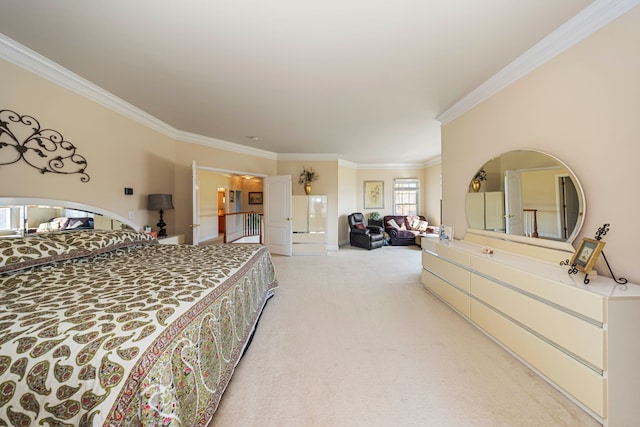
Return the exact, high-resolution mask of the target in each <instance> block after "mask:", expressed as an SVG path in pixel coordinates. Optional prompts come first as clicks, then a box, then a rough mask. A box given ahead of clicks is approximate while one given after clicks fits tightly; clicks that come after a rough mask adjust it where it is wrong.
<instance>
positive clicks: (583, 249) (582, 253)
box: [569, 237, 605, 274]
mask: <svg viewBox="0 0 640 427" xmlns="http://www.w3.org/2000/svg"><path fill="white" fill-rule="evenodd" d="M604 244H605V242H603V241H600V240H595V239H588V238H586V237H585V238H583V239H582V241H581V242H580V245H578V249H576V252H575V253H574V254H573V257H572V258H571V262H570V263H569V264H570V265H573V264H575V265H576V268H577V269H578V270H580V271H584V272H585V273H587V274H589V272H590V271H591V269H592V268H593V266H594V264H595V263H596V260H597V259H598V255H600V252H602V248H603V247H604Z"/></svg>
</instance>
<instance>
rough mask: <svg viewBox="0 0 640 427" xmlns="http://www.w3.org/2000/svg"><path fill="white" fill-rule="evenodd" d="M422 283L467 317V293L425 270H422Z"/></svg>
mask: <svg viewBox="0 0 640 427" xmlns="http://www.w3.org/2000/svg"><path fill="white" fill-rule="evenodd" d="M421 281H422V284H423V285H424V287H425V288H427V289H428V290H429V291H431V292H432V293H433V294H435V295H436V296H438V297H439V298H440V299H442V300H444V301H445V302H447V303H448V304H449V305H451V306H452V307H454V308H455V309H456V310H458V311H459V312H460V313H462V314H463V315H464V316H466V317H469V315H470V305H469V300H470V299H469V295H468V294H466V293H464V292H463V291H461V290H460V289H458V288H456V287H454V286H452V285H450V284H449V283H447V282H445V281H444V280H442V279H441V278H439V277H437V276H434V275H433V274H431V273H429V272H428V271H426V270H422V277H421Z"/></svg>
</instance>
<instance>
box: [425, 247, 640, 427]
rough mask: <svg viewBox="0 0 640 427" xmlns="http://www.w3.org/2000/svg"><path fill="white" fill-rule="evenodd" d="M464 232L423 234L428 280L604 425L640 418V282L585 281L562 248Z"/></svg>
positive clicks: (629, 423) (594, 278) (439, 293)
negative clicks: (452, 236)
mask: <svg viewBox="0 0 640 427" xmlns="http://www.w3.org/2000/svg"><path fill="white" fill-rule="evenodd" d="M465 239H466V241H459V240H455V241H452V242H448V241H440V240H437V239H422V249H423V252H422V267H423V269H422V283H423V285H424V286H425V288H426V289H427V290H429V291H430V292H432V293H433V294H434V295H435V296H437V297H438V298H439V299H441V300H442V301H444V302H445V303H446V304H448V305H449V306H451V307H452V308H453V309H454V310H456V311H457V312H458V313H459V314H460V315H461V316H463V317H464V318H466V319H467V320H469V321H470V322H471V323H472V324H473V325H474V326H476V327H478V328H479V329H480V330H482V331H483V332H485V333H486V334H487V335H488V336H490V337H491V338H492V339H494V340H495V341H496V342H497V343H498V344H500V345H501V346H502V347H504V348H505V349H506V350H507V351H509V352H510V353H511V354H513V355H514V356H515V357H517V358H518V359H519V360H521V361H522V362H524V363H525V364H526V365H528V366H529V367H531V368H532V369H533V370H534V371H535V372H537V373H538V374H539V375H541V376H542V377H543V378H544V379H546V380H547V381H548V382H550V383H551V384H552V385H553V386H555V387H556V388H558V389H559V390H560V391H562V392H563V393H564V394H565V395H567V396H568V397H569V398H570V399H572V400H573V401H574V402H576V403H577V404H578V405H579V406H581V407H582V408H583V409H585V410H586V411H587V412H589V413H590V414H591V415H592V416H593V417H594V418H596V419H597V420H598V421H599V422H601V423H602V424H604V425H605V426H610V427H618V426H637V425H640V400H639V398H638V396H639V395H640V369H639V368H640V337H639V336H638V335H639V332H638V328H640V286H637V285H634V284H627V285H618V284H616V283H615V282H614V281H613V280H612V279H610V278H607V277H602V276H600V277H597V276H593V275H590V279H591V281H590V283H589V284H588V285H585V284H584V283H583V279H584V275H583V274H582V273H580V274H578V275H569V274H568V272H567V270H568V267H566V266H560V265H559V262H560V261H561V260H563V259H566V258H569V256H570V254H569V256H566V257H565V256H564V255H566V254H565V253H562V252H561V251H554V250H547V249H536V248H534V251H533V253H534V254H535V255H538V257H532V256H528V255H527V256H525V255H522V254H518V253H514V251H512V250H510V249H511V248H510V247H509V245H510V244H511V243H506V244H505V246H504V247H500V245H501V243H500V242H499V241H498V239H495V240H493V241H492V240H491V239H485V238H483V237H482V236H469V237H465ZM487 243H494V244H495V245H497V246H498V247H495V246H494V253H493V254H492V255H487V254H483V253H482V251H481V249H482V247H483V245H484V244H487ZM554 257H555V260H553V259H554Z"/></svg>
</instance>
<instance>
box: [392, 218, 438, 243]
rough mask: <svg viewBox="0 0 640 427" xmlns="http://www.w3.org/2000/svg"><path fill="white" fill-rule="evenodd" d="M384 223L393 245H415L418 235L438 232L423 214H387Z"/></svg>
mask: <svg viewBox="0 0 640 427" xmlns="http://www.w3.org/2000/svg"><path fill="white" fill-rule="evenodd" d="M382 223H383V224H384V231H385V232H386V233H387V234H389V244H390V245H391V246H408V245H415V244H416V236H421V235H426V234H430V233H435V232H436V230H435V228H433V227H429V224H428V223H427V220H426V219H425V217H424V216H422V215H386V216H385V217H384V218H383V219H382Z"/></svg>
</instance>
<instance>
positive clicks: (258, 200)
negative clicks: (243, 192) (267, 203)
mask: <svg viewBox="0 0 640 427" xmlns="http://www.w3.org/2000/svg"><path fill="white" fill-rule="evenodd" d="M249 204H250V205H261V204H262V191H250V192H249Z"/></svg>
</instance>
